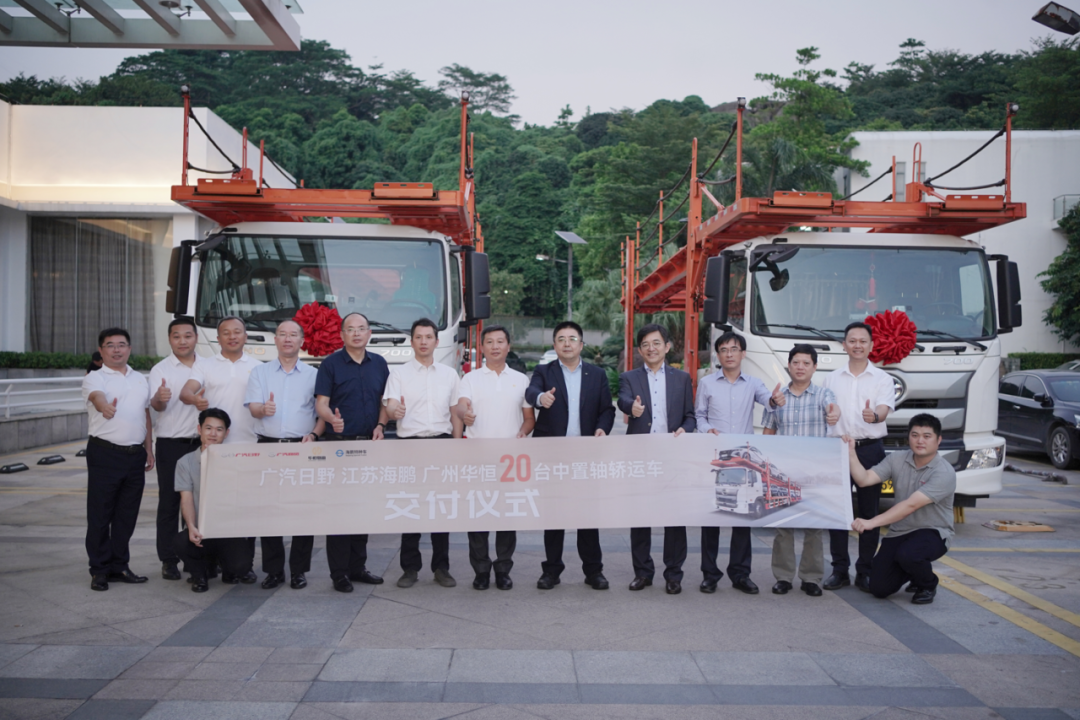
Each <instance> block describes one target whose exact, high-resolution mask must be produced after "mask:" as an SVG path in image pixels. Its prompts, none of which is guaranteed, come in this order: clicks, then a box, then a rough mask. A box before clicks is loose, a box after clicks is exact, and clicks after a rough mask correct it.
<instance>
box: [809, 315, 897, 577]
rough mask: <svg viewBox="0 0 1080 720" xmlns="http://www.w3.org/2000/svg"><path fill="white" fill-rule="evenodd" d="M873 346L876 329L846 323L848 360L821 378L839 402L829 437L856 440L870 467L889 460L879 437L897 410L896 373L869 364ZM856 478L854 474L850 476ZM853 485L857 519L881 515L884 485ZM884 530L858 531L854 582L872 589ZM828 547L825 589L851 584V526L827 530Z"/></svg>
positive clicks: (860, 455) (857, 449)
mask: <svg viewBox="0 0 1080 720" xmlns="http://www.w3.org/2000/svg"><path fill="white" fill-rule="evenodd" d="M873 349H874V331H873V330H872V329H871V328H870V326H869V325H867V324H866V323H861V322H854V323H851V324H850V325H848V326H847V327H846V328H844V352H846V353H847V355H848V362H847V365H845V366H844V367H842V368H840V369H839V370H834V371H832V372H831V373H829V374H828V375H826V376H825V380H824V382H823V383H822V385H824V386H825V387H826V388H828V389H829V390H832V392H833V394H834V395H836V404H837V405H839V406H840V422H838V423H837V424H836V425H833V426H832V427H831V428H829V437H842V436H846V437H849V438H851V439H852V440H853V441H854V443H855V454H856V455H857V456H858V458H859V462H860V463H862V466H863V467H868V468H872V467H875V466H877V465H878V464H879V463H881V462H882V461H883V460H885V445H884V443H882V441H881V439H882V438H883V437H885V435H886V434H887V433H888V429H887V428H886V427H885V418H887V417H888V416H889V413H890V412H891V411H893V410H895V409H896V391H895V390H894V389H893V381H892V377H890V376H889V374H888V373H886V372H885V371H884V370H881V369H880V368H876V367H874V366H873V365H872V364H871V363H870V353H871V351H873ZM852 482H853V483H854V475H852ZM854 484H855V503H856V513H855V516H856V517H857V518H861V519H863V520H869V519H870V518H873V517H875V516H876V515H877V514H878V503H879V501H880V500H881V484H880V483H871V484H869V485H867V486H866V487H863V486H862V485H859V484H857V483H854ZM880 536H881V532H880V530H879V529H878V528H877V527H872V528H867V529H866V531H865V532H862V534H861V535H859V558H858V560H856V561H855V587H857V588H859V589H860V590H862V591H863V592H870V568H871V567H872V566H873V563H874V553H875V552H876V551H877V547H878V539H879V537H880ZM829 550H830V551H831V553H832V574H831V575H829V577H827V578H826V579H825V589H826V590H839V589H840V588H842V587H844V586H845V585H850V584H851V576H850V575H849V574H848V572H849V568H850V567H851V557H850V556H849V555H848V533H847V530H830V531H829Z"/></svg>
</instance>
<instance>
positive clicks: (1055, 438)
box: [1046, 425, 1074, 470]
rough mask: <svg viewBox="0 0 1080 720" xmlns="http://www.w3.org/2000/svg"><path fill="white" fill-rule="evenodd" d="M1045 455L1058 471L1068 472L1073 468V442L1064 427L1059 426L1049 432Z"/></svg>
mask: <svg viewBox="0 0 1080 720" xmlns="http://www.w3.org/2000/svg"><path fill="white" fill-rule="evenodd" d="M1046 454H1047V455H1049V456H1050V462H1052V463H1054V467H1056V468H1057V469H1058V470H1068V469H1069V468H1071V467H1072V466H1073V462H1074V461H1073V441H1072V437H1071V436H1070V435H1069V431H1068V430H1066V429H1065V427H1063V426H1061V425H1059V426H1057V427H1056V428H1054V429H1053V430H1051V431H1050V439H1049V440H1048V441H1047V443H1046Z"/></svg>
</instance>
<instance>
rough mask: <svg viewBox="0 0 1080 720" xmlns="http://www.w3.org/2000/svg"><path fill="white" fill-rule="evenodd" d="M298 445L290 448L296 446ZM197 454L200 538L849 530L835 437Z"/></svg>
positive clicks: (700, 437) (467, 443)
mask: <svg viewBox="0 0 1080 720" xmlns="http://www.w3.org/2000/svg"><path fill="white" fill-rule="evenodd" d="M294 447H295V446H294ZM266 448H267V446H266V445H240V444H236V445H215V446H213V447H211V448H210V449H209V450H208V451H207V452H206V453H204V455H203V463H202V471H203V474H202V486H201V494H200V503H199V505H200V506H199V525H200V529H201V530H202V532H203V534H204V535H205V536H206V537H211V538H213V537H253V536H258V537H262V536H268V537H273V536H281V535H324V534H330V535H347V534H355V533H402V532H465V531H474V530H543V529H548V528H567V529H574V528H595V527H601V528H625V527H661V526H670V525H688V526H702V525H704V526H751V527H792V528H837V529H846V528H848V527H849V526H850V525H851V521H852V512H851V490H850V484H849V480H848V454H847V449H846V447H845V446H844V444H843V443H842V442H840V441H839V440H837V439H831V438H798V437H782V436H777V435H708V434H696V433H694V434H686V435H682V436H680V437H674V436H672V435H659V434H657V435H651V434H650V435H629V436H627V435H623V436H612V437H602V438H594V437H575V438H525V439H520V440H517V439H513V440H451V439H438V440H435V439H433V440H427V441H421V440H414V441H411V442H407V443H405V442H396V441H393V440H380V441H371V440H367V441H355V442H341V443H327V442H321V443H317V444H312V445H311V446H310V447H309V446H304V447H303V449H301V450H300V451H299V452H296V451H292V452H279V451H273V452H270V451H268V450H266Z"/></svg>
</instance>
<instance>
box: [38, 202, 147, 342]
mask: <svg viewBox="0 0 1080 720" xmlns="http://www.w3.org/2000/svg"><path fill="white" fill-rule="evenodd" d="M153 222H154V221H153V220H150V219H125V218H71V217H32V218H30V308H29V325H30V349H31V350H35V351H38V352H71V353H89V352H93V351H94V350H95V349H96V347H97V336H98V332H100V331H101V330H103V329H105V328H108V327H122V328H125V329H126V330H127V331H128V332H129V333H131V350H132V353H133V354H138V355H149V354H153V352H154V348H155V340H154V288H155V287H156V285H155V283H154V262H153V250H154V247H153V237H152V236H153V233H152V229H151V225H152V223H153Z"/></svg>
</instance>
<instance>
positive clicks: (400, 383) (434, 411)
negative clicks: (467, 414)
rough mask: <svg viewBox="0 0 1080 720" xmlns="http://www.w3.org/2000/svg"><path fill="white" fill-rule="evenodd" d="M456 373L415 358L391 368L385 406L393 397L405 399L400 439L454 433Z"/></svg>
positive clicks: (450, 368) (385, 394)
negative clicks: (452, 421) (451, 416)
mask: <svg viewBox="0 0 1080 720" xmlns="http://www.w3.org/2000/svg"><path fill="white" fill-rule="evenodd" d="M459 383H460V380H459V379H458V374H457V371H455V370H454V369H453V368H452V367H450V366H449V365H443V364H442V363H437V362H433V363H431V365H423V364H422V363H420V362H419V361H418V360H417V359H416V358H413V359H412V360H409V362H407V363H405V364H404V365H398V366H396V367H393V368H391V369H390V377H389V378H388V379H387V381H386V389H385V390H384V391H383V404H384V405H385V404H387V402H389V401H390V399H391V398H393V399H394V400H400V399H401V398H402V397H404V398H405V417H404V418H402V419H401V420H398V424H397V434H398V437H403V438H408V437H431V436H433V435H441V434H443V433H446V434H450V433H452V432H453V431H454V426H453V423H451V421H450V407H451V406H453V405H457V401H458V397H459V396H458V384H459Z"/></svg>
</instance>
